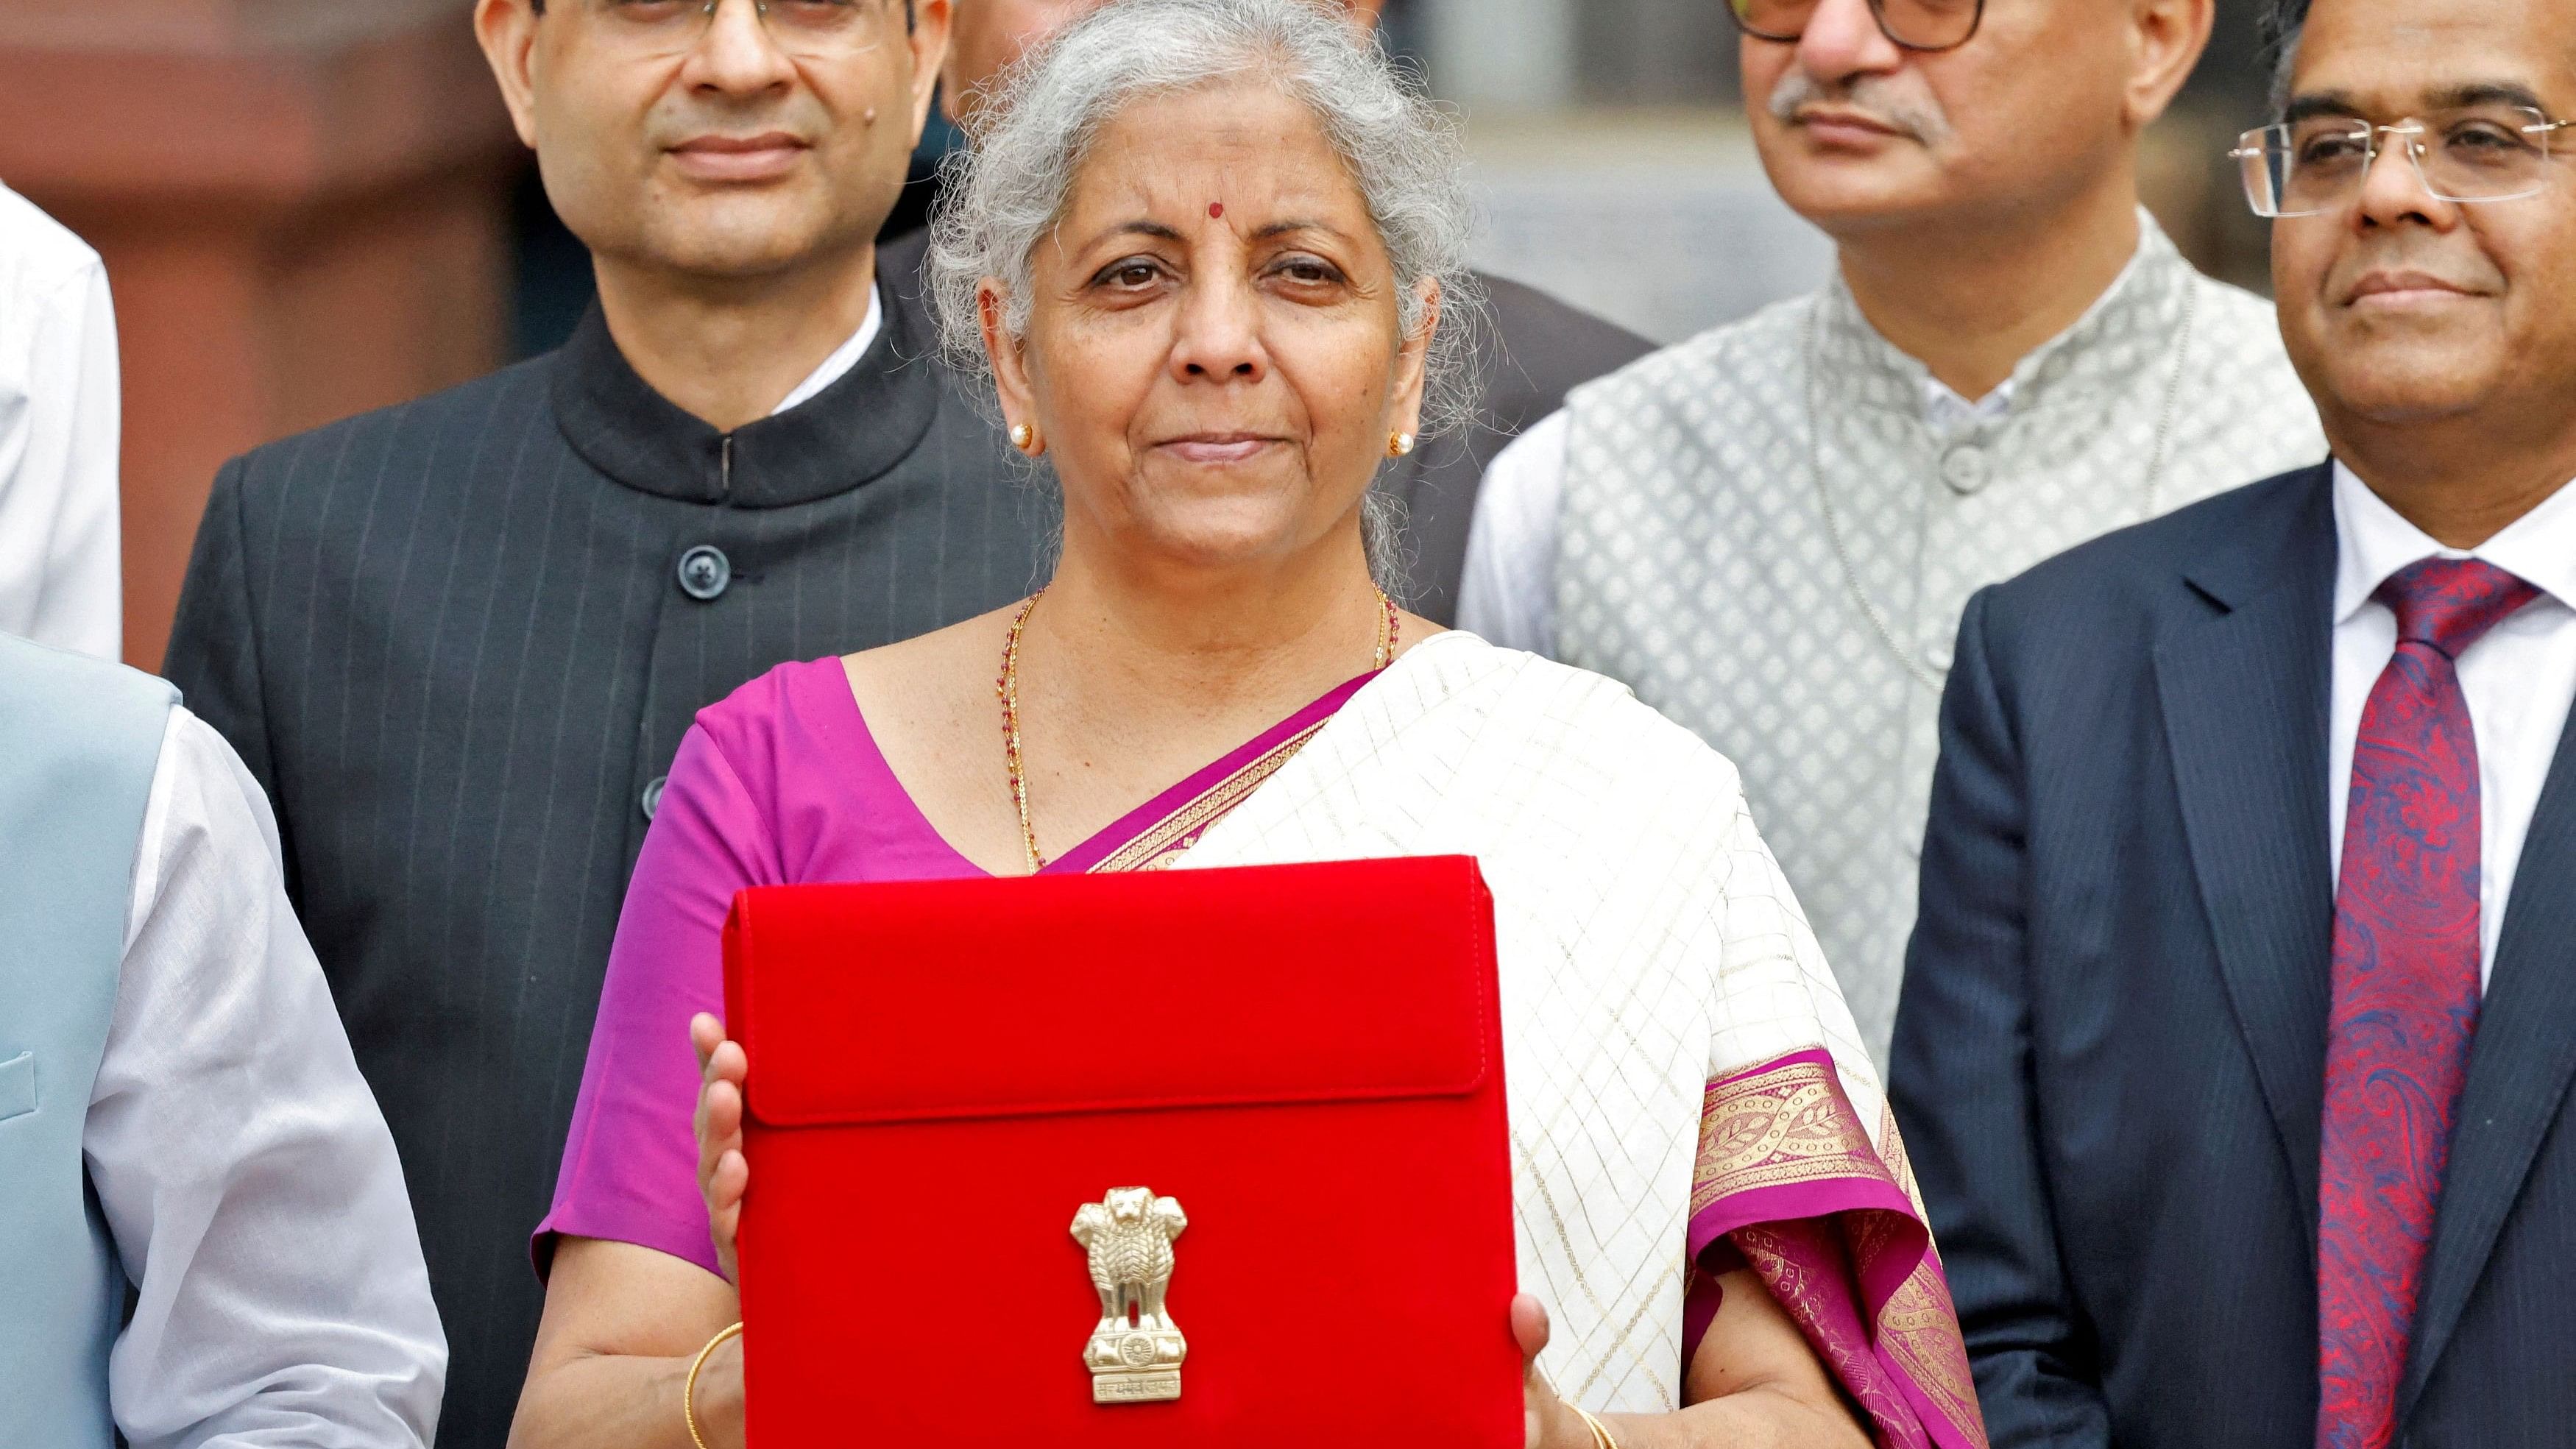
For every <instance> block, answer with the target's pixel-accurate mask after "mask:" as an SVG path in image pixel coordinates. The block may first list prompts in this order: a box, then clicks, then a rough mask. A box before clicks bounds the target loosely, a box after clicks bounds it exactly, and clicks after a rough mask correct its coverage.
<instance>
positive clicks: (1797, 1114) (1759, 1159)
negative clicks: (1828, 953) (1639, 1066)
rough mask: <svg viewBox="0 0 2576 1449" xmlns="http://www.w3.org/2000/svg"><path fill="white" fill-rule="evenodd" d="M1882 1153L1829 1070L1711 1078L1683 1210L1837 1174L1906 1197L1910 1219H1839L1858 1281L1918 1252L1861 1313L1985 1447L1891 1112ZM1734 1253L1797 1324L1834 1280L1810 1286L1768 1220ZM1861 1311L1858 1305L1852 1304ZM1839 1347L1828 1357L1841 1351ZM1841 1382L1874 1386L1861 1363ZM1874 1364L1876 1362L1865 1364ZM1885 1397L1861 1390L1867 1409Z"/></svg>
mask: <svg viewBox="0 0 2576 1449" xmlns="http://www.w3.org/2000/svg"><path fill="white" fill-rule="evenodd" d="M1881 1140H1882V1141H1883V1142H1884V1143H1885V1148H1884V1150H1883V1151H1882V1150H1881V1149H1879V1148H1875V1147H1872V1146H1871V1145H1870V1140H1869V1135H1868V1133H1867V1132H1865V1131H1863V1130H1862V1128H1861V1125H1860V1119H1859V1117H1858V1116H1857V1115H1855V1114H1854V1113H1853V1111H1852V1110H1851V1107H1850V1105H1849V1103H1848V1101H1847V1100H1846V1099H1845V1098H1844V1096H1843V1092H1842V1084H1841V1082H1840V1081H1839V1080H1838V1079H1837V1078H1836V1077H1835V1075H1834V1070H1833V1068H1832V1067H1831V1066H1829V1065H1826V1064H1824V1063H1820V1062H1813V1061H1792V1062H1783V1063H1781V1064H1779V1065H1777V1066H1774V1067H1771V1068H1769V1069H1767V1070H1763V1071H1758V1072H1755V1073H1752V1074H1750V1075H1746V1076H1743V1077H1739V1078H1735V1079H1731V1080H1728V1081H1724V1082H1716V1083H1711V1084H1710V1086H1709V1088H1708V1091H1707V1094H1706V1097H1705V1099H1704V1105H1703V1107H1702V1111H1701V1117H1700V1151H1699V1163H1698V1167H1697V1170H1696V1171H1695V1172H1694V1173H1693V1174H1692V1184H1691V1213H1692V1215H1693V1216H1697V1215H1698V1214H1699V1213H1701V1212H1702V1211H1704V1210H1706V1209H1707V1208H1708V1206H1709V1205H1710V1204H1711V1203H1714V1202H1716V1201H1718V1200H1719V1199H1721V1198H1724V1197H1727V1196H1729V1195H1730V1194H1733V1193H1738V1192H1743V1191H1746V1190H1748V1189H1752V1188H1763V1187H1779V1186H1784V1185H1789V1184H1795V1183H1806V1182H1820V1181H1826V1180H1830V1179H1835V1178H1855V1177H1857V1178H1865V1179H1870V1180H1874V1181H1877V1182H1882V1183H1888V1184H1890V1185H1892V1186H1894V1187H1896V1188H1897V1189H1898V1190H1899V1191H1901V1192H1903V1193H1904V1194H1905V1198H1906V1201H1908V1202H1909V1203H1911V1204H1913V1207H1914V1213H1915V1218H1916V1221H1915V1222H1912V1223H1909V1222H1907V1221H1905V1220H1904V1219H1903V1218H1902V1217H1901V1216H1900V1215H1898V1214H1895V1213H1890V1212H1856V1213H1844V1214H1839V1215H1837V1216H1838V1220H1839V1227H1838V1229H1837V1231H1838V1234H1839V1236H1840V1237H1841V1241H1842V1246H1843V1249H1844V1251H1845V1252H1846V1253H1847V1254H1848V1256H1849V1260H1850V1262H1851V1265H1852V1268H1853V1270H1854V1271H1855V1273H1856V1275H1857V1279H1856V1281H1867V1280H1868V1279H1869V1278H1870V1277H1871V1276H1873V1275H1872V1274H1871V1272H1870V1269H1871V1267H1872V1265H1874V1264H1878V1263H1881V1262H1883V1261H1885V1259H1886V1258H1887V1257H1888V1256H1889V1255H1890V1254H1895V1253H1914V1254H1915V1256H1916V1261H1915V1263H1914V1265H1913V1267H1912V1269H1911V1270H1910V1271H1909V1272H1908V1273H1907V1275H1906V1278H1905V1281H1904V1282H1903V1283H1901V1284H1900V1285H1898V1287H1897V1289H1896V1291H1895V1293H1893V1294H1892V1295H1890V1296H1889V1298H1888V1300H1887V1302H1886V1303H1885V1304H1883V1305H1881V1306H1880V1308H1879V1311H1878V1312H1877V1313H1876V1314H1875V1315H1871V1314H1869V1313H1867V1312H1866V1311H1865V1310H1863V1311H1861V1316H1862V1318H1863V1319H1864V1321H1866V1322H1867V1323H1868V1325H1869V1332H1870V1337H1871V1339H1872V1341H1873V1342H1874V1344H1875V1345H1876V1347H1878V1348H1879V1349H1881V1350H1883V1351H1884V1352H1885V1353H1886V1354H1887V1356H1888V1358H1889V1359H1890V1360H1891V1361H1892V1362H1893V1363H1894V1364H1895V1365H1896V1366H1897V1367H1898V1368H1899V1369H1900V1370H1902V1371H1903V1372H1904V1374H1905V1375H1906V1376H1907V1377H1908V1378H1909V1379H1911V1380H1912V1381H1913V1383H1914V1384H1915V1385H1916V1386H1917V1387H1918V1388H1919V1389H1921V1390H1922V1392H1923V1393H1924V1394H1925V1395H1926V1396H1927V1397H1928V1398H1929V1399H1930V1400H1931V1401H1932V1402H1931V1407H1932V1408H1933V1409H1934V1410H1935V1411H1937V1412H1938V1413H1940V1414H1941V1415H1942V1416H1943V1417H1944V1418H1946V1419H1947V1420H1948V1421H1949V1424H1950V1426H1951V1427H1952V1428H1953V1429H1954V1430H1955V1431H1956V1432H1957V1433H1958V1434H1959V1435H1960V1436H1961V1437H1964V1438H1966V1439H1967V1440H1968V1441H1969V1442H1970V1443H1972V1444H1976V1445H1983V1444H1985V1443H1986V1436H1985V1426H1984V1420H1983V1418H1982V1416H1981V1415H1980V1414H1979V1413H1978V1411H1977V1390H1976V1381H1975V1379H1974V1377H1973V1376H1972V1375H1971V1373H1970V1371H1969V1368H1968V1351H1967V1345H1966V1344H1965V1342H1964V1341H1962V1339H1961V1338H1960V1336H1959V1331H1958V1328H1957V1322H1958V1319H1957V1315H1956V1313H1955V1312H1954V1311H1953V1308H1952V1305H1951V1302H1950V1291H1949V1287H1948V1285H1947V1284H1946V1283H1945V1282H1944V1281H1943V1280H1942V1277H1941V1269H1940V1258H1939V1256H1938V1254H1937V1252H1935V1251H1934V1250H1932V1249H1931V1247H1930V1245H1929V1244H1930V1239H1929V1236H1928V1234H1925V1235H1924V1236H1922V1238H1921V1239H1920V1241H1921V1242H1922V1243H1923V1244H1924V1246H1923V1247H1922V1248H1921V1249H1920V1250H1918V1249H1917V1248H1916V1247H1915V1243H1916V1242H1917V1234H1918V1233H1919V1232H1921V1229H1920V1227H1919V1223H1920V1221H1921V1219H1922V1214H1923V1205H1922V1197H1921V1195H1920V1193H1919V1192H1918V1191H1917V1190H1916V1188H1915V1185H1914V1169H1913V1164H1912V1163H1911V1162H1910V1161H1909V1160H1908V1159H1907V1156H1906V1152H1905V1143H1904V1140H1903V1138H1902V1137H1900V1136H1899V1135H1898V1133H1897V1130H1896V1121H1895V1118H1894V1116H1893V1114H1890V1115H1889V1116H1887V1117H1886V1118H1885V1119H1883V1127H1882V1132H1881ZM1727 1237H1728V1240H1729V1241H1731V1242H1733V1243H1734V1244H1735V1246H1736V1250H1737V1251H1738V1252H1741V1253H1743V1254H1744V1255H1745V1259H1746V1261H1747V1262H1748V1263H1750V1264H1751V1265H1752V1266H1753V1268H1754V1270H1755V1271H1756V1272H1757V1273H1759V1274H1760V1275H1761V1277H1762V1280H1763V1282H1764V1283H1765V1284H1766V1285H1767V1286H1768V1287H1769V1288H1770V1289H1771V1291H1772V1293H1773V1295H1774V1296H1775V1297H1777V1298H1779V1299H1780V1301H1781V1306H1782V1307H1784V1308H1787V1309H1788V1310H1789V1311H1790V1313H1791V1314H1792V1316H1794V1317H1798V1318H1799V1319H1801V1321H1806V1322H1814V1321H1821V1320H1820V1319H1819V1318H1816V1317H1813V1316H1812V1315H1816V1314H1818V1313H1819V1311H1820V1308H1819V1305H1820V1299H1819V1298H1818V1297H1817V1295H1818V1294H1820V1293H1822V1292H1828V1291H1837V1292H1838V1291H1839V1290H1840V1287H1841V1285H1839V1284H1832V1285H1825V1284H1815V1283H1810V1282H1809V1281H1808V1279H1807V1274H1806V1273H1805V1271H1804V1270H1803V1269H1802V1268H1800V1267H1799V1265H1798V1263H1797V1261H1796V1258H1795V1255H1794V1254H1792V1253H1789V1252H1787V1251H1785V1244H1784V1241H1783V1239H1782V1238H1781V1237H1780V1236H1779V1234H1778V1232H1777V1231H1776V1230H1775V1229H1773V1228H1771V1227H1770V1226H1768V1225H1765V1224H1759V1223H1756V1224H1748V1225H1746V1226H1744V1227H1740V1228H1737V1229H1735V1230H1733V1231H1732V1232H1730V1233H1728V1234H1727ZM1852 1306H1853V1307H1854V1308H1855V1309H1859V1308H1860V1305H1857V1304H1855V1305H1852ZM1848 1356H1849V1355H1848V1353H1847V1351H1845V1350H1843V1349H1840V1348H1837V1349H1836V1351H1835V1353H1834V1357H1835V1358H1837V1359H1841V1358H1845V1357H1848ZM1834 1367H1835V1369H1836V1370H1837V1377H1839V1378H1840V1379H1841V1380H1842V1382H1843V1383H1844V1385H1845V1386H1846V1387H1849V1386H1852V1385H1855V1384H1863V1383H1876V1382H1878V1381H1877V1380H1875V1379H1873V1378H1872V1377H1871V1376H1869V1375H1868V1374H1867V1373H1865V1372H1863V1371H1861V1370H1860V1369H1859V1367H1858V1366H1857V1365H1853V1364H1847V1363H1841V1362H1837V1363H1836V1364H1835V1365H1834ZM1873 1368H1874V1366H1873ZM1883 1392H1885V1390H1884V1389H1883V1388H1881V1389H1876V1390H1874V1391H1873V1392H1871V1393H1869V1394H1865V1395H1862V1398H1863V1402H1864V1407H1870V1406H1871V1405H1870V1404H1869V1402H1868V1401H1869V1400H1871V1399H1874V1398H1877V1397H1879V1395H1880V1394H1881V1393H1883Z"/></svg>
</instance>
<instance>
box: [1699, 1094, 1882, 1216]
mask: <svg viewBox="0 0 2576 1449" xmlns="http://www.w3.org/2000/svg"><path fill="white" fill-rule="evenodd" d="M1887 1175H1888V1173H1887V1164H1886V1163H1884V1162H1882V1161H1880V1160H1879V1156H1878V1151H1877V1149H1875V1148H1873V1147H1871V1146H1870V1144H1869V1134H1868V1133H1866V1132H1864V1131H1862V1130H1861V1126H1860V1123H1859V1121H1858V1120H1857V1119H1855V1118H1854V1117H1853V1116H1852V1114H1851V1111H1850V1109H1849V1108H1847V1107H1845V1106H1844V1105H1843V1096H1842V1087H1841V1084H1840V1083H1838V1082H1836V1081H1835V1080H1834V1073H1833V1068H1831V1067H1829V1066H1825V1065H1823V1064H1821V1063H1818V1062H1786V1063H1783V1064H1781V1065H1780V1066H1777V1067H1773V1068H1771V1069H1770V1070H1769V1071H1765V1072H1760V1073H1757V1074H1755V1075H1753V1076H1749V1077H1740V1078H1735V1079H1732V1080H1729V1081H1724V1082H1713V1083H1711V1084H1710V1085H1709V1088H1708V1095H1707V1098H1706V1100H1705V1101H1704V1103H1703V1104H1702V1106H1701V1109H1700V1125H1699V1165H1698V1167H1697V1169H1696V1170H1695V1171H1694V1172H1692V1174H1691V1207H1690V1210H1691V1212H1692V1213H1693V1214H1697V1213H1699V1212H1701V1211H1702V1210H1704V1209H1705V1208H1707V1207H1708V1205H1709V1204H1710V1203H1713V1202H1715V1201H1717V1200H1718V1199H1719V1198H1722V1197H1726V1196H1728V1195H1730V1194H1732V1193H1739V1192H1744V1191H1746V1190H1748V1189H1751V1188H1758V1187H1784V1186H1788V1185H1790V1184H1793V1183H1801V1182H1822V1181H1826V1180H1829V1179H1832V1178H1838V1177H1852V1176H1862V1177H1873V1178H1877V1179H1879V1180H1881V1181H1884V1180H1886V1178H1887Z"/></svg>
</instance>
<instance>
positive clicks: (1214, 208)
mask: <svg viewBox="0 0 2576 1449" xmlns="http://www.w3.org/2000/svg"><path fill="white" fill-rule="evenodd" d="M1208 215H1210V216H1214V217H1222V216H1224V215H1225V203H1224V202H1222V201H1211V202H1209V203H1208Z"/></svg>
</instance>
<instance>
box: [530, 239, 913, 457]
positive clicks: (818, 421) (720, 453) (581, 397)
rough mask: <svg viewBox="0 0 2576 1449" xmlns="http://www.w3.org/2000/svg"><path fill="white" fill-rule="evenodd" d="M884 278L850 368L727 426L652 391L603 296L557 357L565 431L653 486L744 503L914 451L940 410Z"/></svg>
mask: <svg viewBox="0 0 2576 1449" xmlns="http://www.w3.org/2000/svg"><path fill="white" fill-rule="evenodd" d="M900 291H901V289H900V288H892V287H889V288H886V289H884V298H885V303H884V305H885V325H884V330H883V331H881V332H880V333H878V334H877V340H876V342H875V343H874V344H873V345H871V346H870V347H869V348H868V350H867V353H866V355H865V356H863V357H861V358H860V359H859V362H858V365H857V366H856V367H853V368H851V369H850V373H849V375H848V376H847V377H844V378H842V379H841V380H840V381H839V382H836V383H834V384H832V385H831V386H830V387H828V388H825V389H824V390H823V391H822V392H821V393H819V394H817V395H816V396H815V397H814V398H813V399H812V400H811V401H809V402H805V403H802V404H799V405H798V406H796V407H793V408H790V409H788V410H787V411H786V412H784V413H782V414H780V415H778V416H777V417H773V418H762V419H760V420H759V421H757V422H753V423H746V424H744V425H743V426H742V427H740V428H737V429H735V430H734V432H733V433H732V435H731V444H732V446H731V450H730V451H731V457H730V458H728V457H727V451H728V450H727V446H726V443H727V435H726V434H723V433H720V432H718V431H717V430H716V429H715V428H714V427H712V426H711V425H709V424H707V423H706V422H704V421H702V420H700V419H698V418H696V417H693V416H691V415H690V414H689V413H687V412H684V411H682V410H681V409H680V407H679V406H678V405H677V404H674V403H673V402H671V401H670V400H669V399H668V398H665V397H663V396H662V395H661V394H660V393H658V392H655V391H654V390H653V388H652V386H651V385H650V384H648V383H647V382H645V381H644V379H643V378H642V377H640V376H638V375H637V374H636V372H635V369H634V368H633V367H632V366H630V365H628V363H627V361H626V357H625V355H624V354H623V353H621V352H619V351H618V348H617V343H616V340H615V339H614V338H612V337H610V336H609V333H608V322H607V319H606V318H605V317H604V316H602V315H601V313H600V310H599V304H598V303H597V302H593V303H592V304H591V307H590V312H589V314H588V315H587V316H585V317H583V318H582V321H581V325H580V326H579V327H578V328H576V329H574V332H573V335H572V339H571V340H570V341H568V342H566V343H565V344H564V346H563V350H562V351H560V352H558V353H556V354H555V356H554V358H553V367H554V381H553V387H552V396H553V400H554V410H555V419H556V422H557V423H558V424H559V425H560V426H561V427H562V429H563V435H564V440H565V441H566V442H568V443H570V444H571V445H572V448H573V451H574V452H576V453H579V454H580V455H581V456H582V458H583V459H584V460H585V461H586V462H588V463H589V464H590V465H591V466H592V467H594V468H597V469H598V470H599V471H600V472H602V473H605V474H607V475H608V476H609V477H610V478H613V479H615V480H616V481H617V482H619V483H622V484H624V485H626V486H627V487H629V488H632V489H634V490H636V491H637V492H639V493H650V494H653V495H655V496H656V497H661V498H671V499H676V500H678V501H680V502H683V503H720V504H730V505H732V506H735V507H740V508H785V507H789V506H791V505H794V504H799V503H812V502H815V501H817V500H820V499H824V498H829V497H832V496H833V495H835V494H840V493H846V492H848V491H850V490H851V489H853V488H857V487H860V486H861V485H863V484H866V483H868V482H871V481H873V480H874V479H876V478H878V477H881V476H883V475H884V474H885V473H887V472H888V471H890V470H892V469H893V468H894V467H895V465H896V464H898V463H901V462H902V461H903V460H904V459H905V458H907V457H909V456H911V454H912V451H913V449H915V448H917V447H919V446H921V442H922V439H923V438H924V437H925V436H927V435H928V434H929V432H930V425H931V423H932V422H933V421H934V420H935V419H936V418H937V417H938V414H939V393H940V387H941V383H940V379H939V364H938V362H937V361H936V360H935V359H934V358H932V357H930V356H929V355H928V353H929V347H928V345H927V344H926V343H925V342H923V341H922V340H921V339H922V338H923V337H924V336H925V335H926V333H927V328H926V326H925V325H924V323H923V322H922V320H921V319H918V318H916V317H914V316H912V315H911V308H910V306H909V305H908V304H905V303H902V302H899V301H898V300H897V296H896V294H897V293H898V292H900Z"/></svg>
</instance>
